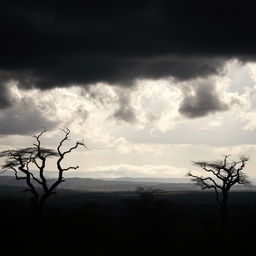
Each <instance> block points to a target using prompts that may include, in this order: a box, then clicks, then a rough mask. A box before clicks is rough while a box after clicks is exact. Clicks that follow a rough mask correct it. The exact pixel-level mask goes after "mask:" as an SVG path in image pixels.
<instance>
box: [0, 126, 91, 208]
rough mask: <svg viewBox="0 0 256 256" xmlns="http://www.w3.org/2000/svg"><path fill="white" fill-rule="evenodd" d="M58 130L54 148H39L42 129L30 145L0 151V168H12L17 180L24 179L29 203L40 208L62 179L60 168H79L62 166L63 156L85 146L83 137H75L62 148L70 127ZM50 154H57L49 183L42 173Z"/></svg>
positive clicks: (64, 169) (52, 155) (67, 138)
mask: <svg viewBox="0 0 256 256" xmlns="http://www.w3.org/2000/svg"><path fill="white" fill-rule="evenodd" d="M62 131H63V132H64V137H63V138H62V139H61V141H60V142H59V144H58V146H57V150H52V149H48V148H43V147H42V146H41V136H42V135H43V134H44V133H45V132H46V130H43V131H42V132H41V133H40V134H39V135H36V136H34V138H35V140H36V142H35V143H34V144H33V146H32V147H28V148H23V149H15V150H4V151H2V152H0V157H3V158H5V163H4V164H3V166H2V170H3V171H4V172H5V171H7V170H11V171H13V172H14V175H15V177H16V179H17V180H25V181H26V184H27V189H26V191H29V192H31V194H32V196H33V197H32V202H33V205H34V206H36V207H37V208H38V209H39V210H40V212H41V211H42V209H43V207H44V205H45V203H46V201H47V199H48V198H49V197H51V196H52V195H53V194H54V193H55V192H56V189H57V187H58V186H59V185H60V184H61V183H62V182H64V181H65V180H64V177H63V174H64V172H66V171H69V170H76V169H78V168H79V167H78V166H70V167H66V168H64V167H63V166H62V161H63V160H64V158H65V156H66V155H67V154H69V153H71V152H72V151H73V150H74V149H76V148H77V147H79V146H83V147H86V146H85V144H84V142H83V141H77V142H76V143H75V145H74V146H72V147H69V148H68V149H66V150H63V149H62V148H63V143H64V142H65V141H67V140H69V134H70V130H69V129H68V128H65V129H62ZM50 157H57V160H56V165H57V170H58V176H57V179H56V180H55V181H54V182H53V183H52V184H51V185H49V184H48V182H47V178H46V177H45V173H44V171H45V166H46V161H47V159H48V158H50ZM31 165H32V167H35V169H37V170H38V172H36V171H35V170H32V169H31ZM41 191H42V192H41Z"/></svg>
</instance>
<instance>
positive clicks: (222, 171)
mask: <svg viewBox="0 0 256 256" xmlns="http://www.w3.org/2000/svg"><path fill="white" fill-rule="evenodd" d="M228 157H229V155H226V156H224V159H223V160H221V161H213V162H205V161H200V162H193V163H194V165H196V166H199V167H201V168H202V169H203V170H204V171H205V172H206V173H207V174H208V176H207V177H203V176H197V175H194V174H192V173H191V172H190V173H188V176H189V177H191V178H192V181H194V182H195V183H197V184H198V185H200V186H201V189H202V190H205V189H213V190H214V191H215V194H216V201H217V203H218V204H219V205H220V208H221V216H222V229H223V230H225V229H226V225H227V219H228V208H227V203H228V198H229V191H230V189H231V187H232V186H234V185H235V184H241V185H249V184H250V182H249V181H248V179H247V176H246V175H245V174H244V172H243V171H244V167H245V165H246V163H247V162H248V161H249V159H248V158H247V157H245V156H241V157H240V159H239V160H238V161H228Z"/></svg>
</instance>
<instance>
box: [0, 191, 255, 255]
mask: <svg viewBox="0 0 256 256" xmlns="http://www.w3.org/2000/svg"><path fill="white" fill-rule="evenodd" d="M8 189H9V192H8ZM1 191H2V193H1V196H0V207H1V212H0V217H1V222H0V223H1V224H0V231H1V240H0V241H1V244H2V250H4V249H7V252H8V255H13V254H14V253H15V254H16V255H20V254H21V253H24V252H25V253H26V255H90V256H93V255H102V256H104V255H232V254H236V255H238V254H241V255H252V254H254V251H255V243H256V193H255V192H232V193H231V197H230V204H229V225H228V230H227V231H226V232H224V233H223V232H221V231H220V218H219V208H218V206H217V204H216V203H215V199H214V194H213V193H211V192H197V191H196V192H195V191H193V192H169V193H164V194H160V195H155V196H154V195H152V194H150V193H148V194H138V193H136V192H113V193H110V192H107V193H106V192H105V193H104V192H101V193H97V192H78V191H70V190H62V191H60V192H59V193H58V194H57V196H55V197H54V198H52V199H51V200H49V202H48V204H47V207H46V209H45V212H44V215H43V218H42V220H41V221H40V220H38V218H37V217H35V214H34V212H33V211H32V209H31V207H30V204H29V199H28V195H23V194H19V195H21V196H20V197H17V193H15V188H7V187H5V188H3V187H1ZM16 192H17V191H16ZM15 195H16V196H15ZM6 254H7V253H6Z"/></svg>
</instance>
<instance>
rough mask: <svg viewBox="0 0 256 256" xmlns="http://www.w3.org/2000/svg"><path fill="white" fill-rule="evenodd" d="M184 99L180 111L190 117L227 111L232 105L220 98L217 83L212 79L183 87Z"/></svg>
mask: <svg viewBox="0 0 256 256" xmlns="http://www.w3.org/2000/svg"><path fill="white" fill-rule="evenodd" d="M183 96H184V98H183V100H182V102H181V105H180V108H179V112H180V113H181V114H182V115H184V116H185V117H188V118H197V117H203V116H206V115H207V114H209V113H215V112H219V111H225V110H228V109H229V108H230V106H229V105H228V104H227V103H226V102H224V101H223V100H221V99H220V96H219V93H218V92H217V91H216V88H215V85H214V83H213V82H211V81H203V82H202V81H201V82H198V81H197V82H196V83H195V84H194V85H193V84H191V85H190V86H189V87H186V88H183Z"/></svg>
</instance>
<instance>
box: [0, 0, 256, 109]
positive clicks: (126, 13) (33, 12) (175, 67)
mask: <svg viewBox="0 0 256 256" xmlns="http://www.w3.org/2000/svg"><path fill="white" fill-rule="evenodd" d="M254 16H255V15H254V8H252V7H251V6H249V5H248V4H247V2H246V1H243V2H241V3H240V4H235V3H232V5H224V4H223V2H222V3H221V4H219V3H218V2H217V1H214V2H211V3H209V2H206V1H161V0H158V1H143V0H142V1H132V0H131V1H126V2H125V1H90V2H88V1H77V0H74V1H61V2H60V1H49V0H44V1H40V0H39V1H17V0H16V1H14V0H8V1H7V0H6V1H4V0H3V1H1V2H0V34H1V47H0V71H1V74H5V75H4V77H3V75H0V79H2V81H5V82H8V81H9V80H16V81H18V82H19V87H23V88H32V87H37V88H41V89H50V88H53V87H57V86H69V85H71V84H74V83H75V84H81V85H84V86H86V85H87V84H91V83H95V82H107V83H110V84H122V85H123V86H130V85H131V84H132V82H133V81H134V80H135V79H138V78H150V79H157V78H165V77H174V78H175V79H177V80H188V79H193V78H197V77H207V76H209V75H211V74H219V73H220V72H222V68H223V65H224V63H225V61H226V60H228V59H230V58H238V59H240V60H242V61H247V60H254V59H255V56H256V49H255V48H256V47H255V45H256V37H255V33H253V29H254V28H255V25H256V20H255V18H254ZM1 85H3V83H1ZM1 85H0V89H1V90H2V96H1V97H0V102H1V103H0V107H4V106H8V102H9V98H8V94H6V91H4V90H5V89H4V87H3V86H1Z"/></svg>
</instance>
